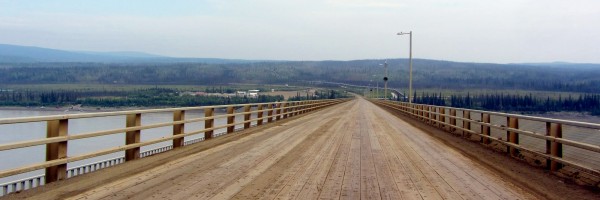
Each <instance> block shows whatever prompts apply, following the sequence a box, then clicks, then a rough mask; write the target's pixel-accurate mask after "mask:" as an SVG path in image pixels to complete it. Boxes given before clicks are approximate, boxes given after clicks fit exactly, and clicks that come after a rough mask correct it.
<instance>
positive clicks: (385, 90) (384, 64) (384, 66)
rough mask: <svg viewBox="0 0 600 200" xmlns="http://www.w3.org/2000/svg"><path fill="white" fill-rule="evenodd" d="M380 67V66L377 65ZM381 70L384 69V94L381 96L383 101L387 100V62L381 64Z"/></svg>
mask: <svg viewBox="0 0 600 200" xmlns="http://www.w3.org/2000/svg"><path fill="white" fill-rule="evenodd" d="M379 65H381V64H379ZM383 68H384V69H385V75H384V77H383V84H384V85H385V86H384V87H385V89H384V93H383V96H384V98H385V99H387V94H388V93H387V81H388V70H387V60H386V61H385V62H384V63H383Z"/></svg>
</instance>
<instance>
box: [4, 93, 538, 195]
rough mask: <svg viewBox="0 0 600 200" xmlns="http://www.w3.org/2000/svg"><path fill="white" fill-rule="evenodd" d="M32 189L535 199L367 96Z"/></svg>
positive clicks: (50, 191) (89, 192)
mask: <svg viewBox="0 0 600 200" xmlns="http://www.w3.org/2000/svg"><path fill="white" fill-rule="evenodd" d="M268 126H270V127H268V128H254V129H250V130H248V131H244V132H242V133H240V134H230V135H228V136H223V137H218V138H215V139H212V140H209V141H205V142H201V143H199V144H198V145H192V146H190V147H185V148H182V149H180V150H176V151H172V152H168V153H163V154H159V155H156V156H151V157H149V158H144V159H141V160H138V161H133V162H131V163H128V164H123V165H120V166H116V167H111V168H108V169H105V170H100V171H99V172H96V173H91V174H87V175H83V176H81V177H75V178H72V179H69V180H66V181H61V182H59V183H57V184H50V185H48V186H46V187H41V188H36V189H32V190H31V191H26V192H24V193H21V194H17V195H13V196H9V197H14V198H39V199H229V198H233V199H317V198H319V199H535V198H536V196H534V195H533V194H531V193H529V192H528V191H526V190H523V189H520V188H519V187H517V186H516V185H514V184H512V183H511V182H510V180H506V179H504V178H503V176H501V175H499V174H497V172H495V171H493V170H490V169H488V168H486V167H485V166H483V165H481V164H480V163H478V162H476V161H473V160H472V159H470V158H469V157H467V156H464V155H463V154H461V153H460V152H459V151H457V150H454V149H453V148H449V147H448V146H447V145H446V144H445V143H444V142H443V141H441V140H439V139H437V138H435V137H432V136H431V135H429V134H427V133H424V132H423V131H422V130H421V129H418V128H416V127H414V126H412V125H411V124H409V123H407V122H405V121H402V120H401V119H399V118H397V117H395V116H393V115H392V114H390V113H388V112H386V111H384V110H382V109H381V108H379V107H377V106H375V105H373V104H372V103H370V102H368V101H366V100H364V99H357V100H353V101H349V102H346V103H343V104H339V105H335V106H332V107H329V108H326V109H324V110H321V111H318V112H315V113H311V114H308V115H306V116H302V117H299V118H292V119H288V120H284V121H281V122H277V123H273V124H270V125H268Z"/></svg>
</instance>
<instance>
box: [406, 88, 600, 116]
mask: <svg viewBox="0 0 600 200" xmlns="http://www.w3.org/2000/svg"><path fill="white" fill-rule="evenodd" d="M413 102H415V103H419V104H430V105H439V106H451V107H458V108H469V109H478V110H490V111H501V112H521V113H545V112H562V111H572V112H589V113H590V114H591V115H595V116H600V95H598V94H581V95H579V96H577V97H573V96H567V97H562V96H560V97H559V98H558V99H552V98H550V97H547V98H540V97H535V96H533V95H531V94H530V95H515V94H512V95H511V94H481V95H464V96H462V95H452V96H450V97H449V98H448V97H443V96H442V95H441V94H427V93H422V94H421V95H417V93H416V92H415V94H414V98H413Z"/></svg>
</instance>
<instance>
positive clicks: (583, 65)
mask: <svg viewBox="0 0 600 200" xmlns="http://www.w3.org/2000/svg"><path fill="white" fill-rule="evenodd" d="M513 64H515V65H528V66H540V67H577V68H600V64H596V63H571V62H546V63H513Z"/></svg>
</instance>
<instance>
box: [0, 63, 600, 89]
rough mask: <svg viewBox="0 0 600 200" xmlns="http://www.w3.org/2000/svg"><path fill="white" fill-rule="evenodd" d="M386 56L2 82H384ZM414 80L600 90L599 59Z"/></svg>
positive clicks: (21, 67)
mask: <svg viewBox="0 0 600 200" xmlns="http://www.w3.org/2000/svg"><path fill="white" fill-rule="evenodd" d="M381 63H383V60H354V61H280V62H279V61H278V62H252V63H231V64H206V63H121V64H119V63H20V64H19V63H8V64H7V63H5V64H0V84H40V83H43V84H46V83H52V84H57V83H74V84H76V83H87V84H93V83H102V84H115V83H117V84H152V85H154V84H188V85H224V84H228V83H249V84H286V83H289V84H301V83H306V82H308V81H328V82H340V83H348V84H354V85H363V86H368V85H369V84H371V85H374V84H375V83H376V82H377V81H379V82H380V85H381V84H382V82H383V81H382V79H383V68H382V67H381V66H379V64H381ZM407 63H408V62H407V60H406V59H391V60H388V64H389V65H388V66H389V67H388V70H389V74H388V77H389V81H388V85H389V87H392V88H401V87H407V86H408V72H409V70H408V65H407ZM414 66H415V68H414V71H413V85H415V86H418V87H419V88H424V89H427V88H438V89H511V90H512V89H518V90H538V91H566V92H581V93H599V92H600V65H598V66H588V67H585V66H578V65H575V64H573V65H564V66H563V65H556V66H531V65H519V64H488V63H459V62H449V61H436V60H423V59H415V61H414Z"/></svg>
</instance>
